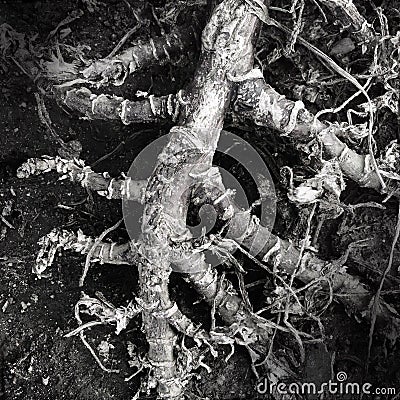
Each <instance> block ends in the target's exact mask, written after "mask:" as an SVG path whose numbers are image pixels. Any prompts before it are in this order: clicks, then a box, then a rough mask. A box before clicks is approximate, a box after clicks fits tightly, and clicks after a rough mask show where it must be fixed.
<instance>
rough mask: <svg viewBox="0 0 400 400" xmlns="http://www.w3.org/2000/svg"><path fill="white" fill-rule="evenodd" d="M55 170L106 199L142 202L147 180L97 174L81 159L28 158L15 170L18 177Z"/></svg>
mask: <svg viewBox="0 0 400 400" xmlns="http://www.w3.org/2000/svg"><path fill="white" fill-rule="evenodd" d="M50 171H56V172H57V173H58V174H60V175H61V177H60V180H62V179H67V178H69V179H70V180H71V182H74V183H79V184H80V185H81V186H82V187H84V188H88V189H91V190H93V191H95V192H97V193H98V194H99V195H100V196H105V197H106V198H107V199H125V200H132V201H137V202H142V199H143V193H144V189H145V187H146V184H147V181H132V179H130V178H126V177H125V176H122V177H121V178H119V179H115V178H110V175H109V174H108V173H107V172H104V173H103V174H99V173H97V172H94V171H93V170H92V169H91V168H90V167H88V166H85V163H84V161H82V160H77V159H73V160H66V159H63V158H61V157H58V156H57V157H50V156H43V157H42V158H30V159H29V160H27V161H26V162H25V163H24V164H22V165H21V166H20V167H19V168H18V171H17V176H18V178H21V179H22V178H28V177H29V176H31V175H40V174H43V173H47V172H50Z"/></svg>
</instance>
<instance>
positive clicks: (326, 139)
mask: <svg viewBox="0 0 400 400" xmlns="http://www.w3.org/2000/svg"><path fill="white" fill-rule="evenodd" d="M233 107H234V110H235V112H236V113H237V114H238V115H239V116H243V117H246V118H251V119H252V120H253V121H254V123H255V124H256V125H259V126H268V127H271V128H273V129H275V130H277V131H278V132H280V133H281V134H282V135H283V136H288V137H290V138H291V139H293V140H296V141H298V142H307V141H310V140H311V139H313V137H315V136H317V138H318V139H319V141H320V142H321V144H322V146H323V148H324V151H325V153H326V154H327V155H328V156H329V157H332V158H337V160H338V162H339V165H340V168H341V170H342V172H343V174H344V175H345V176H347V177H348V178H350V179H352V180H353V181H355V182H356V183H358V184H359V185H360V186H362V187H368V188H371V189H375V190H376V191H378V192H382V189H383V188H382V185H381V183H380V180H379V177H378V174H377V173H376V170H375V169H374V167H373V165H372V160H371V157H370V156H369V155H360V154H358V153H356V152H355V151H354V150H351V149H350V148H348V146H347V145H346V144H345V143H343V142H342V141H341V140H340V139H339V138H338V137H337V136H338V135H340V131H341V128H340V126H337V125H328V124H326V123H324V122H321V121H319V120H318V119H316V118H315V117H314V115H313V114H311V113H310V112H309V111H308V110H307V109H306V108H305V107H304V104H303V103H302V102H301V101H296V102H295V101H293V100H289V99H287V98H286V97H285V96H283V95H281V94H279V93H278V92H277V91H276V90H275V89H273V88H272V87H271V86H270V85H268V84H267V83H265V81H264V79H254V80H247V81H245V82H243V83H242V84H241V85H240V86H239V88H238V92H237V96H236V99H235V101H234V105H233Z"/></svg>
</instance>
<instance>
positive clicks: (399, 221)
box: [365, 202, 400, 375]
mask: <svg viewBox="0 0 400 400" xmlns="http://www.w3.org/2000/svg"><path fill="white" fill-rule="evenodd" d="M398 208H399V210H398V214H397V225H396V231H395V234H394V238H393V242H392V247H391V249H390V255H389V261H388V265H387V267H386V269H385V271H384V272H383V274H382V278H381V282H380V284H379V288H378V290H377V292H376V294H375V297H374V301H373V305H372V311H371V327H370V329H369V341H368V353H367V362H366V364H365V375H367V374H368V368H369V360H370V358H371V348H372V341H373V336H374V330H375V323H376V317H377V314H378V307H379V300H380V296H381V293H382V288H383V284H384V282H385V279H386V275H387V274H388V273H389V271H390V270H391V268H392V264H393V254H394V249H395V247H396V244H397V241H398V240H399V236H400V202H399V204H398Z"/></svg>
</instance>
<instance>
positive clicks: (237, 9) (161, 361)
mask: <svg viewBox="0 0 400 400" xmlns="http://www.w3.org/2000/svg"><path fill="white" fill-rule="evenodd" d="M257 26H258V19H257V17H256V16H255V15H254V14H251V13H250V12H249V9H248V6H247V5H244V4H241V3H240V2H238V1H234V0H225V1H223V2H222V3H221V4H220V5H219V6H217V7H216V8H215V10H214V12H213V14H212V16H211V18H210V21H209V23H208V24H207V26H206V28H205V29H204V31H203V36H202V45H203V46H202V54H201V61H200V64H199V67H198V69H197V71H196V74H195V77H194V80H193V82H192V85H191V87H190V89H189V92H190V93H191V96H190V97H191V99H192V102H191V104H190V105H189V106H188V108H189V110H188V114H187V115H188V116H187V118H185V119H184V120H181V121H180V124H179V126H177V127H174V128H172V130H171V136H170V140H169V143H168V144H167V146H166V147H165V148H164V149H163V150H162V151H161V153H160V155H159V158H158V161H159V164H158V166H157V167H156V169H155V171H154V173H153V175H152V176H151V177H150V179H149V183H148V186H147V191H146V198H145V210H144V216H143V223H142V232H143V237H142V242H143V246H142V247H141V255H142V260H143V261H142V262H141V263H140V266H139V276H140V287H141V297H142V301H143V302H144V304H147V305H148V307H149V308H150V307H154V308H153V309H152V311H150V310H149V311H147V310H145V311H144V312H143V329H144V331H145V333H146V338H147V339H148V342H149V346H150V350H149V361H150V364H151V365H152V367H153V370H154V375H155V378H156V380H157V381H158V393H159V395H160V396H161V397H169V398H174V397H180V396H181V394H182V390H183V388H179V386H178V385H177V381H178V382H179V380H180V379H181V378H179V376H177V367H176V365H175V363H174V357H173V344H174V340H175V339H174V337H175V335H174V332H173V331H172V330H171V328H170V326H169V323H168V321H167V320H166V319H165V318H156V317H154V313H158V315H159V313H160V312H161V313H162V312H163V311H165V310H168V309H169V308H170V307H171V302H170V300H169V297H168V280H169V275H170V272H171V267H170V261H169V259H170V254H171V241H172V242H173V241H177V240H178V241H181V240H182V239H186V237H187V235H188V232H187V229H186V224H185V218H183V217H184V210H183V209H182V208H183V207H185V206H186V202H184V204H185V205H184V206H183V207H182V201H179V202H176V201H175V199H176V198H177V197H178V198H179V197H180V196H182V195H183V194H184V193H185V192H186V191H187V189H188V188H190V187H191V186H192V183H193V181H195V179H196V178H195V177H196V176H197V177H199V176H200V177H201V175H202V174H204V173H205V172H206V171H207V170H208V169H209V167H210V165H211V161H212V157H213V153H214V151H215V148H216V145H217V141H218V138H219V134H220V131H221V130H222V125H223V120H224V116H225V112H226V110H227V108H228V106H229V100H230V95H231V89H232V84H231V82H229V80H228V79H227V76H226V74H227V73H228V72H230V73H233V74H239V75H241V74H244V73H246V72H247V71H248V70H250V69H251V67H252V62H253V41H254V34H255V32H256V29H257ZM172 194H173V195H172Z"/></svg>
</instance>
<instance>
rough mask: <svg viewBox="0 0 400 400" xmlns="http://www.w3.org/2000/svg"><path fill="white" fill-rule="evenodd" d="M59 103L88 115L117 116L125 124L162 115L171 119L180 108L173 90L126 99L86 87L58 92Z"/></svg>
mask: <svg viewBox="0 0 400 400" xmlns="http://www.w3.org/2000/svg"><path fill="white" fill-rule="evenodd" d="M62 103H63V104H65V105H66V106H67V107H68V108H69V109H71V110H74V111H78V112H79V113H80V114H83V115H84V116H85V117H87V118H89V119H104V120H120V121H122V123H123V124H125V125H129V124H132V123H138V122H156V121H158V120H160V119H165V118H171V119H172V120H174V121H175V120H176V119H177V118H178V116H179V111H180V102H179V99H178V98H177V96H176V95H174V94H170V95H168V96H161V97H155V96H149V97H148V98H146V99H144V100H138V101H130V100H126V99H124V98H122V97H117V96H110V95H106V94H100V95H96V94H94V93H92V92H91V91H90V90H89V89H86V88H80V89H70V90H67V91H66V92H65V94H63V95H62Z"/></svg>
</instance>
